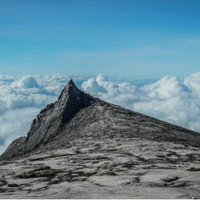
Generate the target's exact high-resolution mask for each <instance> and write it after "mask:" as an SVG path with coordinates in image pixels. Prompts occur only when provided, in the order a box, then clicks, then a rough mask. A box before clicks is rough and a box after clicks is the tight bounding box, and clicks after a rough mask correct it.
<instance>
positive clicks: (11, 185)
mask: <svg viewBox="0 0 200 200" xmlns="http://www.w3.org/2000/svg"><path fill="white" fill-rule="evenodd" d="M8 187H19V185H17V184H16V183H10V184H8Z"/></svg>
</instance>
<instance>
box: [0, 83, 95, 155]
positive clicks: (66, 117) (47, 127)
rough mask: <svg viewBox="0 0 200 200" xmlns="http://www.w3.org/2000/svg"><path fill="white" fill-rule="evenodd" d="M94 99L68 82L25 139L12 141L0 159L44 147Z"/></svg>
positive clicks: (43, 111)
mask: <svg viewBox="0 0 200 200" xmlns="http://www.w3.org/2000/svg"><path fill="white" fill-rule="evenodd" d="M92 101H94V98H93V97H92V96H90V95H88V94H85V93H83V92H82V91H80V90H79V89H78V88H77V87H76V86H75V84H74V82H73V81H72V80H70V81H69V82H68V83H67V85H66V86H65V87H64V89H63V90H62V92H61V94H60V96H59V97H58V100H57V101H56V102H55V103H52V104H48V105H47V106H46V107H45V108H44V109H42V110H41V111H40V113H39V114H38V115H37V116H36V119H34V120H33V122H32V124H31V127H30V130H29V131H28V133H27V137H21V138H18V139H16V140H14V141H13V142H12V143H11V145H10V146H9V147H8V148H7V150H6V151H5V152H4V153H3V154H2V155H1V157H0V158H1V159H10V158H12V157H14V156H19V155H23V154H24V153H27V152H30V151H32V150H33V149H35V148H37V147H38V146H42V145H45V144H46V143H47V142H48V141H49V140H50V139H51V138H52V137H53V136H55V135H56V134H59V132H60V131H62V129H63V128H64V127H65V125H66V124H67V123H68V122H69V121H70V120H71V119H72V118H73V117H74V116H75V115H76V114H77V113H78V112H79V111H80V110H81V109H83V108H85V107H88V106H90V105H91V103H92Z"/></svg>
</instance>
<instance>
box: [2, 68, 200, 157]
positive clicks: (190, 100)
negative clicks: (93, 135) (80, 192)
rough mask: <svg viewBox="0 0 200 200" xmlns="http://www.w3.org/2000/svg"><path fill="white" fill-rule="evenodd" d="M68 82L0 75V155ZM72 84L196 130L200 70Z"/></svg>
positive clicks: (58, 78)
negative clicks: (140, 80)
mask: <svg viewBox="0 0 200 200" xmlns="http://www.w3.org/2000/svg"><path fill="white" fill-rule="evenodd" d="M69 80H70V76H67V75H46V76H44V75H36V76H9V75H0V91H1V92H0V154H1V153H3V151H4V150H5V149H6V148H7V147H8V145H9V144H10V143H11V142H12V141H13V140H14V139H16V138H18V137H21V136H26V133H27V132H28V130H29V127H30V124H31V122H32V120H33V119H34V118H35V117H36V115H37V114H38V113H39V112H40V110H41V109H42V108H44V107H45V106H46V105H47V104H49V103H52V102H55V101H56V100H57V98H58V96H59V94H60V92H61V90H62V88H63V87H64V86H65V84H66V83H67V82H68V81H69ZM74 82H75V83H76V84H77V85H78V87H79V88H82V89H83V90H84V91H85V92H87V93H90V94H91V95H93V96H95V97H98V98H100V99H103V100H105V101H108V102H110V103H113V104H117V105H120V106H122V107H125V108H128V109H130V110H134V111H137V112H141V113H144V114H147V115H150V116H153V117H156V118H158V119H162V120H165V121H168V122H171V123H173V124H177V125H180V126H183V127H186V128H189V129H191V130H195V131H198V132H200V123H199V122H200V72H198V73H195V74H192V75H190V76H188V77H186V78H184V79H180V78H178V77H170V76H165V77H163V78H162V79H160V80H157V81H153V83H149V81H148V80H147V81H146V82H145V80H144V81H143V84H141V83H140V84H136V83H137V81H135V83H134V81H132V82H127V81H122V80H121V81H120V80H116V81H109V80H108V79H107V77H106V75H104V74H99V75H98V76H97V77H96V78H86V77H75V78H74ZM150 82H152V81H150ZM147 83H148V84H147Z"/></svg>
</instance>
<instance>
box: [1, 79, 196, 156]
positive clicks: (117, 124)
mask: <svg viewBox="0 0 200 200" xmlns="http://www.w3.org/2000/svg"><path fill="white" fill-rule="evenodd" d="M88 136H89V137H90V138H93V139H94V140H99V139H101V138H102V137H106V138H107V137H108V138H109V137H110V138H116V137H118V138H124V137H126V138H133V137H139V138H142V139H147V140H153V141H163V142H173V143H175V142H176V143H178V144H182V145H185V146H187V145H190V146H194V147H200V144H199V141H200V134H199V133H197V132H194V131H191V130H188V129H185V128H182V127H179V126H176V125H173V124H170V123H167V122H164V121H161V120H158V119H155V118H153V117H150V116H146V115H144V114H141V113H137V112H134V111H131V110H127V109H125V108H122V107H120V106H117V105H113V104H110V103H108V102H105V101H102V100H100V99H98V98H94V97H92V96H90V95H89V94H85V93H84V92H82V91H81V90H79V89H78V88H77V87H76V85H75V84H74V82H73V80H72V79H71V80H70V81H69V82H68V83H67V84H66V86H65V87H64V88H63V90H62V92H61V94H60V95H59V98H58V100H57V101H56V102H55V103H52V104H49V105H47V106H46V107H45V108H44V109H42V110H41V111H40V113H39V114H38V115H37V116H36V118H35V119H34V120H33V122H32V124H31V127H30V130H29V131H28V133H27V137H21V138H18V139H16V140H14V141H13V142H12V143H11V144H10V146H9V147H8V148H7V149H6V151H5V152H4V153H3V154H2V156H1V157H0V160H1V159H3V160H5V159H11V158H13V157H15V156H18V157H20V156H23V155H27V153H28V152H30V153H33V152H34V151H38V149H40V151H41V152H45V151H46V150H47V149H51V150H52V149H59V148H62V147H65V146H66V144H67V143H69V142H72V141H75V140H76V139H77V138H88Z"/></svg>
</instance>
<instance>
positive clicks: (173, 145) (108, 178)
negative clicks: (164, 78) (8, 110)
mask: <svg viewBox="0 0 200 200" xmlns="http://www.w3.org/2000/svg"><path fill="white" fill-rule="evenodd" d="M77 97H78V98H77ZM80 100H81V102H79V101H80ZM119 141H120V142H119ZM199 158H200V134H199V133H197V132H194V131H191V130H188V129H185V128H182V127H179V126H175V125H172V124H170V123H166V122H164V121H161V120H158V119H155V118H152V117H149V116H146V115H143V114H140V113H137V112H134V111H130V110H127V109H125V108H122V107H120V106H116V105H113V104H110V103H107V102H105V101H102V100H100V99H98V98H94V97H92V96H90V95H88V94H85V93H83V92H82V91H80V90H78V88H76V86H75V85H74V83H73V81H70V82H69V83H68V84H67V85H66V86H65V88H64V89H63V91H62V93H61V95H60V96H59V98H58V101H56V102H55V103H54V104H50V105H48V106H47V107H46V108H45V109H43V110H42V111H41V112H40V114H38V116H37V117H36V119H35V120H33V123H32V125H31V128H30V130H29V132H28V134H27V137H21V138H19V139H17V140H15V141H13V142H12V143H11V145H10V146H9V147H8V149H7V150H6V151H5V152H4V154H3V155H2V156H1V157H0V175H1V176H4V177H3V178H0V193H1V195H0V196H1V198H4V199H6V198H8V197H9V198H12V199H24V198H55V199H58V198H59V199H60V198H64V199H66V198H72V199H73V198H74V199H77V198H82V199H84V198H86V199H89V198H93V199H96V198H107V199H108V198H112V199H114V198H118V199H119V198H123V199H125V198H131V199H133V198H137V199H138V198H141V199H147V198H151V199H167V198H172V199H181V198H192V197H194V198H200V180H199V169H200V159H199ZM9 159H12V160H9ZM8 183H9V184H11V183H12V184H16V185H18V186H19V187H9V186H8V185H7V184H8Z"/></svg>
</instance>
